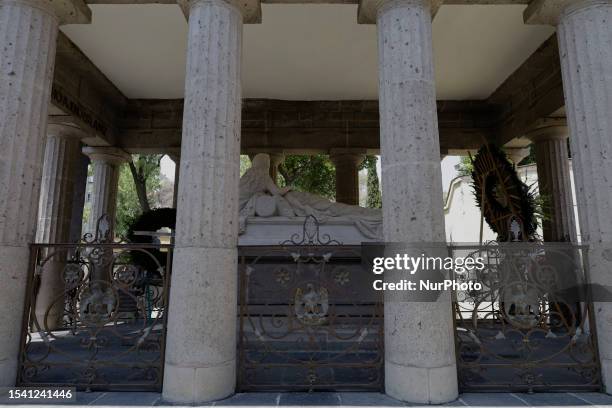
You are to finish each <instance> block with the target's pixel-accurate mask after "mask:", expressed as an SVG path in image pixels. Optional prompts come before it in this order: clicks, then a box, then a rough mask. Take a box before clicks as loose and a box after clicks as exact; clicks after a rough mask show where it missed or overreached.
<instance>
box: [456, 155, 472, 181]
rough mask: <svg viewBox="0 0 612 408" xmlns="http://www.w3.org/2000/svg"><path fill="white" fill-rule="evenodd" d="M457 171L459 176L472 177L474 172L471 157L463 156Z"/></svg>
mask: <svg viewBox="0 0 612 408" xmlns="http://www.w3.org/2000/svg"><path fill="white" fill-rule="evenodd" d="M456 169H457V174H458V175H459V176H471V175H472V172H473V171H474V165H473V164H472V159H471V158H470V157H469V156H461V159H460V160H459V164H458V165H457V167H456Z"/></svg>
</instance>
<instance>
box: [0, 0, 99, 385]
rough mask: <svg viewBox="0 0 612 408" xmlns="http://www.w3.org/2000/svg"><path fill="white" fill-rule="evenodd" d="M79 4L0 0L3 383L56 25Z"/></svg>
mask: <svg viewBox="0 0 612 408" xmlns="http://www.w3.org/2000/svg"><path fill="white" fill-rule="evenodd" d="M59 3H62V4H59ZM80 5H81V6H82V7H81V8H79V7H76V5H75V3H73V2H71V1H66V2H50V1H43V0H3V1H2V2H0V169H1V170H0V191H1V192H2V193H1V194H0V310H2V313H0V387H4V386H12V385H14V382H15V378H16V373H17V353H18V349H19V338H20V332H21V331H20V329H21V321H22V320H21V319H22V316H23V306H24V295H25V286H26V276H27V270H28V261H29V255H28V254H29V249H28V244H29V243H30V242H32V241H33V240H34V234H35V230H36V217H37V211H38V196H39V193H40V178H41V174H42V164H43V152H44V139H45V128H46V124H47V111H48V106H49V98H50V90H51V80H52V78H53V66H54V63H55V42H56V38H57V29H58V25H59V24H61V23H65V22H75V23H78V22H84V21H83V20H87V17H88V16H87V15H84V14H83V11H84V10H87V11H88V9H87V6H85V4H84V3H80ZM70 7H72V8H73V10H72V11H73V13H72V15H71V14H69V13H67V12H66V11H67V9H69V8H70Z"/></svg>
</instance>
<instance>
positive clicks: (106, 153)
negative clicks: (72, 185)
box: [83, 147, 131, 237]
mask: <svg viewBox="0 0 612 408" xmlns="http://www.w3.org/2000/svg"><path fill="white" fill-rule="evenodd" d="M83 153H84V154H86V155H87V156H88V157H89V159H90V160H91V163H92V165H93V192H92V200H91V212H90V213H89V221H88V226H87V231H88V232H89V233H95V231H96V223H97V222H98V220H99V219H100V217H102V216H103V215H105V214H106V215H107V216H108V218H109V220H110V222H111V235H110V236H111V237H112V236H113V234H112V232H113V231H114V226H115V222H116V213H117V188H118V186H119V167H120V166H121V164H123V163H126V162H127V161H128V160H131V157H130V155H129V154H127V153H126V152H124V151H123V150H120V149H117V148H114V147H84V148H83Z"/></svg>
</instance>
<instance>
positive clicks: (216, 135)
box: [163, 0, 249, 403]
mask: <svg viewBox="0 0 612 408" xmlns="http://www.w3.org/2000/svg"><path fill="white" fill-rule="evenodd" d="M248 5H249V1H246V2H241V3H240V4H238V3H233V2H230V1H224V0H193V1H191V2H190V3H189V8H188V12H189V31H188V47H187V74H186V78H185V107H184V113H183V137H182V142H181V170H180V172H181V182H180V183H179V194H178V197H179V199H178V208H177V225H176V236H175V253H174V261H173V273H172V284H171V288H172V289H171V293H170V307H169V317H168V338H167V345H166V361H165V371H164V388H163V397H164V399H166V400H168V401H171V402H177V403H201V402H206V401H213V400H217V399H221V398H224V397H227V396H229V395H231V394H232V393H233V392H234V389H235V382H236V323H237V322H236V313H237V303H238V297H237V291H238V288H237V276H238V274H237V267H238V265H237V257H238V254H237V248H236V246H237V244H238V184H239V179H240V123H241V117H240V116H241V86H240V78H241V77H240V72H241V50H242V24H243V14H244V12H245V10H244V8H245V7H247V6H248ZM239 7H240V8H239Z"/></svg>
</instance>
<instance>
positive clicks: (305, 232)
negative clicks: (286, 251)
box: [280, 215, 342, 245]
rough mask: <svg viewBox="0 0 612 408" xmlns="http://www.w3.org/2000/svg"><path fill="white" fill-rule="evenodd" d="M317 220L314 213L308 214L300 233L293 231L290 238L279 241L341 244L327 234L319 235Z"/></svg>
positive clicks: (290, 243)
mask: <svg viewBox="0 0 612 408" xmlns="http://www.w3.org/2000/svg"><path fill="white" fill-rule="evenodd" d="M319 230H320V224H319V220H317V218H316V217H315V216H314V215H309V216H307V217H306V218H305V219H304V224H303V226H302V235H300V234H299V233H295V234H293V235H291V238H289V239H288V240H285V241H283V242H281V243H280V244H281V245H342V243H341V242H339V241H337V240H335V239H332V238H331V236H330V235H329V234H323V236H322V237H321V236H320V232H319Z"/></svg>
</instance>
